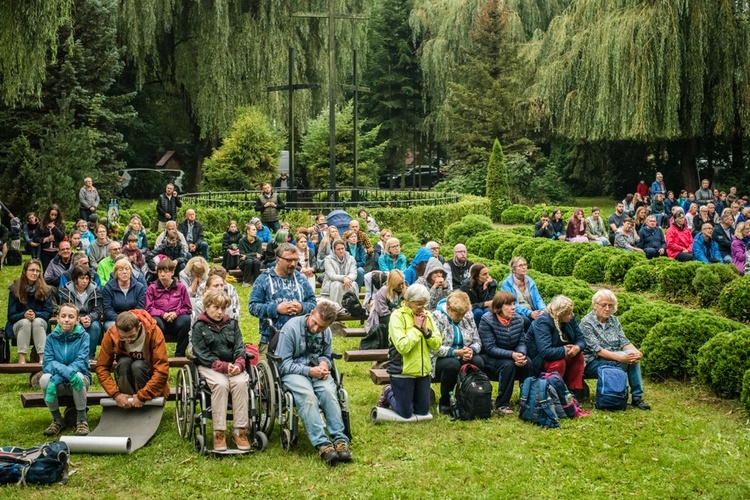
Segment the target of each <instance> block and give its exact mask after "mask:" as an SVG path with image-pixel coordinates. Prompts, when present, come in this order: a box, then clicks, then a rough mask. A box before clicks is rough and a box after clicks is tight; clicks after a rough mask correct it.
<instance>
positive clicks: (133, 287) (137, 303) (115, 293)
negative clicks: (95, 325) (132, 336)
mask: <svg viewBox="0 0 750 500" xmlns="http://www.w3.org/2000/svg"><path fill="white" fill-rule="evenodd" d="M102 302H103V303H104V319H103V320H102V321H114V320H116V319H117V315H118V314H120V313H121V312H123V311H130V310H131V309H145V308H146V287H145V286H143V283H141V282H140V281H138V280H137V279H135V278H133V277H131V278H130V288H128V295H127V297H126V296H125V294H123V293H122V290H120V286H119V285H118V284H117V280H116V279H111V280H109V281H108V282H107V284H106V285H104V286H103V287H102Z"/></svg>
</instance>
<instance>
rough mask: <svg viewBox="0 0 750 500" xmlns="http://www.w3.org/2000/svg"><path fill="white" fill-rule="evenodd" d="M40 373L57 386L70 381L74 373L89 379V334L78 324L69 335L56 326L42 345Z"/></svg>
mask: <svg viewBox="0 0 750 500" xmlns="http://www.w3.org/2000/svg"><path fill="white" fill-rule="evenodd" d="M42 372H43V373H49V374H50V375H52V378H51V379H50V382H51V383H53V384H55V385H57V384H59V383H61V382H67V381H69V380H70V377H72V376H73V375H74V374H75V373H76V372H80V373H81V375H86V376H87V377H91V375H90V372H89V334H88V333H86V330H84V329H83V327H82V326H81V325H80V323H79V324H77V325H76V326H75V328H73V331H72V332H70V333H65V332H63V331H62V330H61V329H60V325H56V326H55V329H54V330H52V333H50V334H49V335H48V336H47V342H46V343H45V345H44V360H43V361H42Z"/></svg>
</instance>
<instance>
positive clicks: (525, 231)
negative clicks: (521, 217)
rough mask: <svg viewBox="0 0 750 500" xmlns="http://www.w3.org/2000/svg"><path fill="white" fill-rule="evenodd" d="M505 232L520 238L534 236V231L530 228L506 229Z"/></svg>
mask: <svg viewBox="0 0 750 500" xmlns="http://www.w3.org/2000/svg"><path fill="white" fill-rule="evenodd" d="M504 231H505V232H507V233H511V234H514V235H518V236H528V237H532V236H534V229H533V228H531V227H529V226H516V227H511V228H508V229H504Z"/></svg>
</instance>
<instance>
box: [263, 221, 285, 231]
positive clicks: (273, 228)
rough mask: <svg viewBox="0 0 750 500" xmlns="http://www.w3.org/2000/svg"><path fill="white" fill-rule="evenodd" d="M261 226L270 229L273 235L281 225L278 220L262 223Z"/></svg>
mask: <svg viewBox="0 0 750 500" xmlns="http://www.w3.org/2000/svg"><path fill="white" fill-rule="evenodd" d="M263 225H264V226H266V227H267V228H268V229H270V230H271V232H272V233H273V234H276V233H278V232H279V229H281V224H280V223H279V221H278V220H275V221H273V222H263Z"/></svg>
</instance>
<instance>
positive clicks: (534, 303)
mask: <svg viewBox="0 0 750 500" xmlns="http://www.w3.org/2000/svg"><path fill="white" fill-rule="evenodd" d="M526 287H527V288H528V289H529V295H531V307H533V308H534V311H544V310H545V309H547V304H545V303H544V299H543V298H542V294H541V293H539V289H538V288H537V287H536V283H535V282H534V280H533V279H531V278H529V277H528V276H526ZM500 290H502V291H505V292H510V293H512V294H513V295H514V296H515V297H516V312H517V313H518V314H520V315H521V316H528V317H530V316H531V313H532V312H534V311H530V310H528V309H526V308H525V307H522V306H521V305H519V303H518V291H517V290H516V287H515V286H513V273H511V274H509V275H508V277H507V278H505V281H503V284H502V286H501V287H500Z"/></svg>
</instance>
